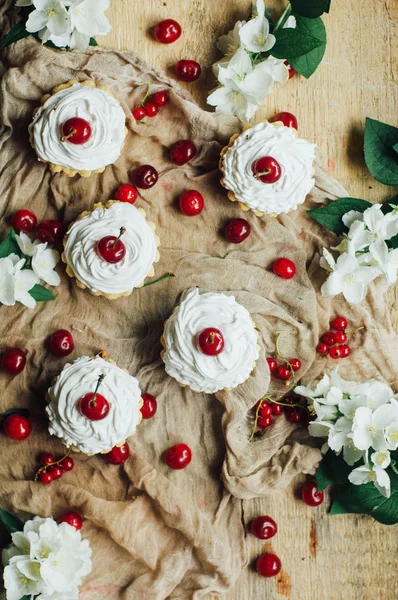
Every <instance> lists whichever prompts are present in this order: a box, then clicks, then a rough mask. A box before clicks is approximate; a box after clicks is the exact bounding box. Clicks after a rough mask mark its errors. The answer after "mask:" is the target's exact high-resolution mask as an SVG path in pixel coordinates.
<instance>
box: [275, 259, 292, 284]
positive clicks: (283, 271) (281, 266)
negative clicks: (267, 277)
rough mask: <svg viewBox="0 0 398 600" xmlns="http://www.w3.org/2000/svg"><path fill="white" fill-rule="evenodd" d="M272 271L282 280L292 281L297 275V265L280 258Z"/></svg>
mask: <svg viewBox="0 0 398 600" xmlns="http://www.w3.org/2000/svg"><path fill="white" fill-rule="evenodd" d="M272 270H273V272H274V273H275V275H279V277H282V279H292V277H294V276H295V274H296V265H295V264H294V262H293V261H292V260H289V259H288V258H278V259H277V260H276V261H275V262H274V264H273V265H272Z"/></svg>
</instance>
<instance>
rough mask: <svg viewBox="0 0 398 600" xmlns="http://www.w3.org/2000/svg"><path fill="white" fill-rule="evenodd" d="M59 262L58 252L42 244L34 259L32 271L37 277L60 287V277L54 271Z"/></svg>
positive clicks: (38, 247) (37, 248) (37, 249)
mask: <svg viewBox="0 0 398 600" xmlns="http://www.w3.org/2000/svg"><path fill="white" fill-rule="evenodd" d="M58 261H59V253H58V252H57V251H56V250H52V249H51V248H47V244H40V245H39V246H37V247H36V252H35V254H34V255H33V258H32V269H33V271H34V273H35V275H37V277H40V279H42V280H43V281H45V282H46V283H48V284H49V285H59V284H60V283H61V279H60V276H59V275H58V273H57V272H56V271H54V268H55V266H56V265H57V263H58Z"/></svg>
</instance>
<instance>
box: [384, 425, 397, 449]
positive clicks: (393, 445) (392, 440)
mask: <svg viewBox="0 0 398 600" xmlns="http://www.w3.org/2000/svg"><path fill="white" fill-rule="evenodd" d="M386 440H387V447H388V449H389V450H396V449H397V448H398V421H393V422H392V423H391V424H390V425H388V426H387V427H386Z"/></svg>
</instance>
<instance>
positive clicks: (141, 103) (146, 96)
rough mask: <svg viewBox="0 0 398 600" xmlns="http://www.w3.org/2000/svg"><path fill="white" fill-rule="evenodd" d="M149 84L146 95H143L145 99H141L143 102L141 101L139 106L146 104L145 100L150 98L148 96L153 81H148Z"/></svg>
mask: <svg viewBox="0 0 398 600" xmlns="http://www.w3.org/2000/svg"><path fill="white" fill-rule="evenodd" d="M147 86H148V87H147V90H146V92H145V96H144V97H143V99H142V100H141V102H140V103H139V105H138V106H144V104H145V100H146V99H147V98H148V96H149V92H150V89H151V82H150V81H148V83H147Z"/></svg>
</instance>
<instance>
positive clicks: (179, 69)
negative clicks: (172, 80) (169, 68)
mask: <svg viewBox="0 0 398 600" xmlns="http://www.w3.org/2000/svg"><path fill="white" fill-rule="evenodd" d="M174 70H175V73H176V75H177V77H178V79H180V80H181V81H196V80H197V79H199V77H200V74H201V72H202V68H201V66H200V64H199V63H198V62H196V60H179V61H178V63H177V64H176V66H175V67H174Z"/></svg>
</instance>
